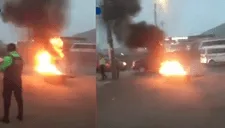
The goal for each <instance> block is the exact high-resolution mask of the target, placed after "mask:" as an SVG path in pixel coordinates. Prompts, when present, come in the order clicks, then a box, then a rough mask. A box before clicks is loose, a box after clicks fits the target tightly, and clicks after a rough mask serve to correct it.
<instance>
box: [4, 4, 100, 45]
mask: <svg viewBox="0 0 225 128" xmlns="http://www.w3.org/2000/svg"><path fill="white" fill-rule="evenodd" d="M70 6H71V9H70V13H69V14H70V17H69V19H68V26H67V28H66V29H65V30H64V31H63V34H62V35H65V36H71V35H74V34H76V33H80V32H84V31H88V30H90V29H93V28H95V26H96V20H95V19H96V16H95V14H96V11H95V10H96V8H95V7H96V0H71V5H70ZM18 39H19V36H18V33H16V32H15V28H14V27H13V25H10V24H6V23H3V22H2V20H0V40H3V41H4V42H5V43H8V42H14V41H16V40H18Z"/></svg>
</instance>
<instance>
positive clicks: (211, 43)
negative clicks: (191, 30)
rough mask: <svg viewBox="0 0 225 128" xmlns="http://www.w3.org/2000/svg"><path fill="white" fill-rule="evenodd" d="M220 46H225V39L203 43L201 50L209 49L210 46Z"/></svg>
mask: <svg viewBox="0 0 225 128" xmlns="http://www.w3.org/2000/svg"><path fill="white" fill-rule="evenodd" d="M218 45H219V46H220V45H225V39H214V40H206V41H202V42H201V43H200V45H199V49H201V48H203V47H208V46H218Z"/></svg>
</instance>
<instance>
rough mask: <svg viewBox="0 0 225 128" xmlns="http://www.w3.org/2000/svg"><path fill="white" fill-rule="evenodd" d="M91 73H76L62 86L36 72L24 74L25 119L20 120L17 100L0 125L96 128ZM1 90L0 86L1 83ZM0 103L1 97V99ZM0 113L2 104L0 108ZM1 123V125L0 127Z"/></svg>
mask: <svg viewBox="0 0 225 128" xmlns="http://www.w3.org/2000/svg"><path fill="white" fill-rule="evenodd" d="M95 79H96V77H95V76H94V75H79V76H77V77H76V78H71V79H68V80H67V83H66V84H65V85H52V84H48V83H46V82H44V80H43V79H42V78H41V77H39V76H38V75H36V76H33V75H24V76H23V87H24V103H25V106H24V108H25V110H24V112H25V113H24V118H25V120H24V122H22V123H19V122H18V121H17V120H16V119H15V117H16V114H17V109H16V103H15V100H14V98H13V100H12V105H11V123H10V124H8V125H6V124H0V127H1V128H15V127H18V128H41V127H42V128H45V127H46V128H47V127H52V128H95V125H96V85H95V81H96V80H95ZM0 88H1V89H0V91H2V85H0ZM0 106H3V105H2V98H0ZM0 109H1V111H0V114H1V115H2V112H3V110H2V107H0ZM3 126H4V127H3Z"/></svg>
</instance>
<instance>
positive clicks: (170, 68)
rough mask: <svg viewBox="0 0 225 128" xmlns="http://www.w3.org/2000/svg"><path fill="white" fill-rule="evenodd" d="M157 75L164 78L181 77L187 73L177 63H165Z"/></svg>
mask: <svg viewBox="0 0 225 128" xmlns="http://www.w3.org/2000/svg"><path fill="white" fill-rule="evenodd" d="M159 73H160V74H162V75H164V76H173V75H175V76H183V75H186V74H187V72H186V71H185V69H184V68H183V66H182V65H181V64H180V63H179V62H178V61H165V62H164V63H162V66H161V67H160V70H159Z"/></svg>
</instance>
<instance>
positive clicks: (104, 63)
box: [99, 55, 107, 80]
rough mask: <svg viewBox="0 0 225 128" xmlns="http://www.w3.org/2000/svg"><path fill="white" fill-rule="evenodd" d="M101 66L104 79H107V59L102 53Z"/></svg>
mask: <svg viewBox="0 0 225 128" xmlns="http://www.w3.org/2000/svg"><path fill="white" fill-rule="evenodd" d="M99 66H100V73H101V76H102V80H105V79H106V78H107V76H106V75H105V67H106V60H105V58H104V56H103V55H100V59H99Z"/></svg>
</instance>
